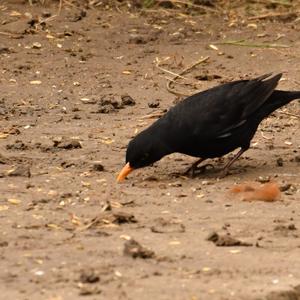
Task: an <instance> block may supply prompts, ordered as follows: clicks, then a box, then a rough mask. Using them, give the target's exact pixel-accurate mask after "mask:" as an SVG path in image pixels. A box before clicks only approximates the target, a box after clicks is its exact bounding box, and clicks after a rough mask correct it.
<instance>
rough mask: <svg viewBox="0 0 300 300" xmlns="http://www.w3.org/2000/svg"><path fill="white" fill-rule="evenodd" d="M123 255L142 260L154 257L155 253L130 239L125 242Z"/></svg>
mask: <svg viewBox="0 0 300 300" xmlns="http://www.w3.org/2000/svg"><path fill="white" fill-rule="evenodd" d="M124 255H127V256H131V257H133V258H143V259H147V258H154V257H155V253H154V252H153V251H152V250H149V249H147V248H145V247H143V246H142V245H140V244H139V243H138V242H137V241H135V240H133V239H130V240H129V241H126V242H125V244H124Z"/></svg>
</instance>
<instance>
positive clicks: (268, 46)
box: [215, 40, 290, 48]
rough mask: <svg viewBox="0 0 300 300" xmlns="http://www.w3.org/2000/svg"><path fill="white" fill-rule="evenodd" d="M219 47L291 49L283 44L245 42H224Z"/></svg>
mask: <svg viewBox="0 0 300 300" xmlns="http://www.w3.org/2000/svg"><path fill="white" fill-rule="evenodd" d="M215 44H217V45H233V46H243V47H254V48H290V46H289V45H282V44H267V43H250V42H247V41H245V40H237V41H223V42H216V43H215Z"/></svg>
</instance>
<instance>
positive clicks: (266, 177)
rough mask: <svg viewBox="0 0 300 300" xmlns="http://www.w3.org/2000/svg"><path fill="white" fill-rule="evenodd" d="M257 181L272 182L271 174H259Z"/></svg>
mask: <svg viewBox="0 0 300 300" xmlns="http://www.w3.org/2000/svg"><path fill="white" fill-rule="evenodd" d="M256 181H258V182H260V183H267V182H270V176H259V177H258V178H257V180H256Z"/></svg>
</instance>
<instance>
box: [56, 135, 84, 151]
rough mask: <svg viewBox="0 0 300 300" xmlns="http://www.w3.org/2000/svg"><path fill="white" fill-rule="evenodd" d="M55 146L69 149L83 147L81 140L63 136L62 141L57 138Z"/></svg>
mask: <svg viewBox="0 0 300 300" xmlns="http://www.w3.org/2000/svg"><path fill="white" fill-rule="evenodd" d="M54 147H57V148H60V149H67V150H71V149H77V148H82V146H81V143H80V141H78V140H75V139H69V138H63V139H61V140H60V141H59V140H55V141H54Z"/></svg>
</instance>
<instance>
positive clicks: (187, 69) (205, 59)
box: [167, 56, 209, 96]
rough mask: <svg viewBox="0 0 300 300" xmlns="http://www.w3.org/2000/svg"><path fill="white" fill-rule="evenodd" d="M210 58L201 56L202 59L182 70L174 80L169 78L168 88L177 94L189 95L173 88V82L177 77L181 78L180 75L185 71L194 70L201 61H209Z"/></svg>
mask: <svg viewBox="0 0 300 300" xmlns="http://www.w3.org/2000/svg"><path fill="white" fill-rule="evenodd" d="M208 59H209V56H205V57H204V58H201V59H200V60H198V61H196V62H195V63H193V64H192V65H191V66H189V67H187V68H186V69H184V70H183V71H182V72H180V73H179V74H177V75H176V76H175V77H173V78H172V80H169V81H168V83H167V90H168V91H169V92H170V93H172V94H174V95H176V96H187V95H186V94H183V93H181V92H177V91H175V90H174V89H173V88H172V86H171V85H172V83H175V82H176V79H177V78H179V76H182V75H184V74H185V73H187V72H189V71H190V70H192V69H193V68H195V67H196V66H198V65H200V64H201V63H203V62H205V61H207V60H208Z"/></svg>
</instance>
